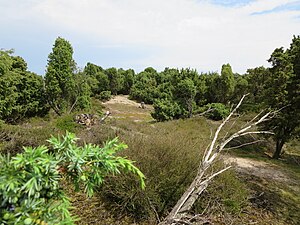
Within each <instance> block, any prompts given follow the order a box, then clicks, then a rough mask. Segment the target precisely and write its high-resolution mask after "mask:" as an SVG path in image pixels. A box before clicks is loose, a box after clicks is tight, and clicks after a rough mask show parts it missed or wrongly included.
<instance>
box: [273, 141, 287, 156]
mask: <svg viewBox="0 0 300 225" xmlns="http://www.w3.org/2000/svg"><path fill="white" fill-rule="evenodd" d="M283 145H284V140H283V139H278V140H277V141H276V150H275V152H274V154H273V157H272V158H273V159H279V158H280V155H281V151H282V147H283Z"/></svg>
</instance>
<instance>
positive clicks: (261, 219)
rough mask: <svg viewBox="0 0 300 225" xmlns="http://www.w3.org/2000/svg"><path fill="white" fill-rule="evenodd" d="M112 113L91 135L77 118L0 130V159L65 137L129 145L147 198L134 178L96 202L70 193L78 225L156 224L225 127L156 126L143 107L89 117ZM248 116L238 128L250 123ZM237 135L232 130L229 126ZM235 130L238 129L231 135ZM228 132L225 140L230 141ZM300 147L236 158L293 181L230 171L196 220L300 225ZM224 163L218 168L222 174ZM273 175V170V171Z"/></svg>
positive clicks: (195, 123) (98, 107) (196, 123)
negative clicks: (276, 153)
mask: <svg viewBox="0 0 300 225" xmlns="http://www.w3.org/2000/svg"><path fill="white" fill-rule="evenodd" d="M106 110H110V111H111V112H112V115H111V117H109V118H108V119H107V120H106V121H105V123H104V124H100V125H95V126H93V127H91V128H90V129H87V128H86V127H84V126H83V125H77V124H75V123H74V122H73V116H74V115H66V116H63V117H55V116H54V115H50V116H49V117H48V118H44V119H40V118H33V119H30V120H28V121H24V122H23V123H22V124H19V125H5V124H1V125H0V151H1V152H2V153H7V152H10V153H12V154H14V153H15V152H19V151H22V146H23V145H32V146H37V145H41V144H47V142H46V141H45V140H46V139H48V138H49V137H50V136H51V135H52V134H54V135H58V134H63V133H64V132H65V129H67V130H69V131H72V132H75V133H76V134H77V136H78V137H80V138H81V140H80V142H81V143H83V142H92V143H95V144H100V145H101V144H102V143H103V142H105V141H106V140H108V139H111V138H113V137H116V136H118V137H119V139H120V140H121V141H123V142H125V143H126V144H127V145H128V149H127V150H125V151H124V152H123V153H122V155H123V156H127V157H128V158H130V159H132V160H134V161H135V162H136V163H135V164H136V165H137V166H138V167H139V168H140V169H141V170H142V171H143V172H144V174H145V175H146V177H147V179H146V185H147V187H146V190H145V191H142V190H141V189H140V188H139V185H138V182H137V181H136V179H135V178H134V177H130V176H128V175H127V174H122V175H121V176H112V177H108V178H107V179H106V181H105V183H104V186H103V187H102V188H101V189H99V192H98V194H97V195H96V196H95V197H93V198H90V199H88V198H86V196H85V195H84V194H83V193H80V192H79V193H74V191H73V189H72V188H71V187H70V186H68V185H65V189H66V191H67V192H68V193H69V195H70V196H71V200H72V203H73V206H74V209H73V213H74V214H76V215H78V216H79V217H80V218H81V220H80V221H78V224H100V225H107V224H120V225H123V224H124V225H126V224H140V225H144V224H149V225H151V224H156V223H157V221H158V219H161V218H163V217H164V216H165V215H166V213H167V212H168V211H169V210H170V208H171V207H172V206H173V205H174V204H175V203H176V201H177V200H178V198H179V197H180V196H181V194H182V193H183V192H184V190H185V188H186V187H187V186H188V185H189V183H190V182H191V180H192V179H193V177H194V175H195V171H196V168H197V166H198V163H199V160H201V157H202V154H203V152H204V150H205V149H206V147H207V145H208V144H209V143H210V141H211V137H212V132H213V131H214V129H215V128H216V127H217V126H218V124H219V122H214V121H209V120H206V119H204V118H202V117H199V118H192V119H187V120H176V121H170V122H164V123H155V121H153V119H152V117H151V116H150V112H151V110H152V108H151V106H147V108H146V109H141V108H138V107H137V104H123V103H113V104H111V103H109V102H108V103H106V104H104V105H102V104H101V103H100V102H99V101H97V100H95V101H94V102H93V109H92V110H91V111H90V113H94V114H99V115H100V114H101V113H102V112H103V111H106ZM249 118H250V116H244V117H243V118H242V119H241V120H239V121H237V122H236V123H235V124H236V125H240V124H241V123H242V122H243V121H246V120H249ZM227 128H230V126H227ZM232 129H233V130H234V129H236V128H232ZM225 133H226V132H223V134H225ZM299 146H300V144H299V142H297V141H292V142H290V143H288V146H287V148H286V154H285V155H284V157H283V159H281V160H278V161H275V160H271V159H270V158H268V156H267V155H266V154H264V152H268V151H269V150H270V149H271V148H272V143H271V142H270V141H269V142H266V143H262V144H260V145H258V144H256V145H253V146H248V147H245V148H243V149H235V150H230V152H229V153H230V154H231V155H233V156H235V157H236V156H238V157H243V158H249V159H251V160H257V161H263V162H266V163H268V164H269V165H270V166H274V168H276V169H279V170H282V171H283V172H284V173H285V174H287V176H288V178H289V182H286V183H284V182H279V181H275V180H272V179H265V178H262V177H259V176H255V175H254V174H245V173H240V172H236V171H235V170H231V171H228V172H226V173H224V174H222V175H221V176H219V177H217V179H216V180H215V181H214V182H213V183H212V184H211V185H210V186H209V188H208V189H207V190H206V192H205V193H204V194H202V196H201V197H200V199H199V201H198V202H197V204H196V206H195V207H194V209H193V210H194V212H195V213H197V214H199V213H203V216H204V217H207V218H208V219H209V220H210V221H211V223H212V224H274V225H275V224H299V221H300V217H299V215H300V212H299V210H300V198H299V196H300V189H299V187H300V185H299V184H300V165H299V162H300V157H299V155H297V154H299V152H300V151H299ZM221 166H223V165H222V162H218V164H217V165H216V167H215V168H214V169H216V168H217V167H221ZM272 168H273V167H272Z"/></svg>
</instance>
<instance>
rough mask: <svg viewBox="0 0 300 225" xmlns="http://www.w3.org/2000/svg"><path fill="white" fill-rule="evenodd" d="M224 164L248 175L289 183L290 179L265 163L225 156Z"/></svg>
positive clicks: (273, 166) (278, 169) (277, 168)
mask: <svg viewBox="0 0 300 225" xmlns="http://www.w3.org/2000/svg"><path fill="white" fill-rule="evenodd" d="M224 160H225V163H226V164H234V165H236V167H235V168H236V170H237V171H240V172H242V173H246V174H249V175H254V176H257V177H261V178H265V179H270V180H275V181H279V182H284V183H291V179H290V177H289V176H288V175H287V174H285V173H284V172H283V171H281V170H280V168H279V167H277V166H275V165H271V164H269V163H267V162H262V161H257V160H253V159H247V158H240V157H233V156H225V158H224Z"/></svg>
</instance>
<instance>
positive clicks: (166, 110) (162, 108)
mask: <svg viewBox="0 0 300 225" xmlns="http://www.w3.org/2000/svg"><path fill="white" fill-rule="evenodd" d="M153 107H154V112H152V113H151V115H152V117H153V118H154V119H156V120H157V121H166V120H172V119H178V118H179V117H180V115H181V108H180V106H179V105H178V104H177V102H174V101H171V100H168V99H160V100H156V101H155V103H154V105H153Z"/></svg>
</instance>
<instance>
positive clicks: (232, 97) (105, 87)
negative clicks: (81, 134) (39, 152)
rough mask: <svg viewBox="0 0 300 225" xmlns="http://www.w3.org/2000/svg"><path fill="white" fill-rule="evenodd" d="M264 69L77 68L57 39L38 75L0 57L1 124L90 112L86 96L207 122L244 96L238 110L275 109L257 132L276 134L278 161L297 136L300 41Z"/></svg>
mask: <svg viewBox="0 0 300 225" xmlns="http://www.w3.org/2000/svg"><path fill="white" fill-rule="evenodd" d="M268 61H269V62H270V64H271V67H270V68H265V67H257V68H253V69H248V70H247V72H246V73H245V74H238V73H234V72H233V70H232V68H231V66H230V64H224V65H223V66H222V68H221V73H220V74H219V73H217V72H209V73H200V74H199V73H198V72H197V71H196V70H194V69H190V68H183V69H177V68H165V69H164V70H163V71H161V72H158V71H156V70H155V69H154V68H152V67H148V68H146V69H145V70H143V71H142V72H140V73H137V74H136V73H135V71H134V70H133V69H128V70H124V69H122V68H120V69H117V68H108V69H103V68H102V67H101V66H99V65H95V64H93V63H90V62H89V63H87V65H86V66H85V67H84V69H83V70H80V69H78V67H77V65H76V62H75V61H74V59H73V48H72V45H71V44H70V42H68V41H67V40H65V39H63V38H61V37H58V38H57V39H56V40H55V43H54V45H53V48H52V52H51V53H50V54H49V56H48V64H47V66H46V73H45V76H44V77H42V76H39V75H37V74H35V73H32V72H30V71H28V69H27V63H26V62H25V60H24V59H23V58H21V57H20V56H14V55H13V51H12V50H1V51H0V119H1V120H4V121H6V122H12V123H14V122H18V121H19V120H22V119H23V118H28V117H33V116H44V115H46V114H47V113H48V112H49V110H50V109H52V110H53V111H54V112H55V113H56V114H58V115H62V114H64V113H71V112H72V111H76V110H80V109H87V108H90V107H91V97H94V98H97V99H100V100H107V99H109V98H110V97H111V96H112V95H117V94H125V95H129V96H130V98H131V99H134V100H137V101H140V102H142V101H143V102H145V103H148V104H153V106H154V111H153V112H152V116H153V118H154V119H156V120H157V121H166V120H172V119H179V118H189V117H192V116H193V115H197V114H199V113H202V112H204V111H207V110H208V109H212V110H210V112H209V113H207V116H208V117H209V118H211V119H216V120H218V119H222V118H225V117H226V116H227V115H228V114H229V111H230V107H231V105H232V104H233V103H237V102H238V101H239V99H240V98H241V97H242V96H243V95H244V94H246V93H249V96H248V97H247V100H246V101H245V103H244V105H243V106H242V107H241V110H243V111H250V112H251V111H254V112H259V111H260V110H263V109H272V110H278V112H277V114H276V117H274V118H273V119H272V120H270V121H268V122H267V123H265V127H264V129H269V130H272V131H273V132H274V133H275V135H274V138H275V141H276V151H275V153H274V157H275V158H278V157H279V156H280V154H281V151H282V146H283V145H284V143H286V142H287V141H289V140H290V139H291V138H299V134H300V131H299V130H300V129H299V125H300V119H299V118H300V110H299V108H300V107H299V106H300V99H299V96H300V94H299V90H300V87H299V85H300V84H299V80H300V36H294V37H293V39H292V42H291V44H290V47H289V48H287V49H284V48H277V49H275V50H274V52H273V53H272V54H271V57H270V59H269V60H268Z"/></svg>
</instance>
